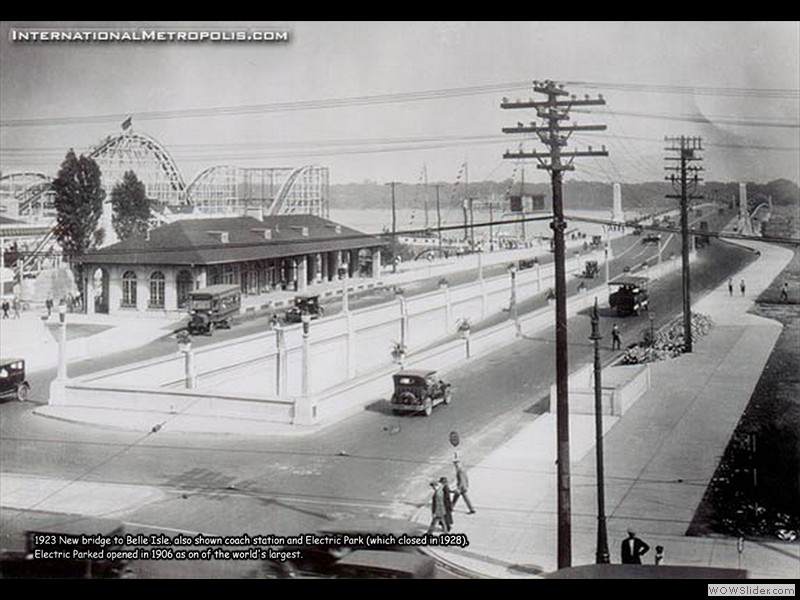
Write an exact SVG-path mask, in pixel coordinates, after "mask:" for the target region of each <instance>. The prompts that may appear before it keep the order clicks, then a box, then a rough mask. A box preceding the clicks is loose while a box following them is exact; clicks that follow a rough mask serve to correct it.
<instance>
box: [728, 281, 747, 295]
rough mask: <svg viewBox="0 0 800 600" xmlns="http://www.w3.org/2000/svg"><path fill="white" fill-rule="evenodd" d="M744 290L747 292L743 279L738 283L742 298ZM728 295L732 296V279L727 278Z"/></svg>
mask: <svg viewBox="0 0 800 600" xmlns="http://www.w3.org/2000/svg"><path fill="white" fill-rule="evenodd" d="M746 290H747V285H746V284H745V282H744V279H742V280H741V281H740V282H739V291H741V292H742V296H744V293H745V291H746ZM728 295H729V296H733V277H729V278H728Z"/></svg>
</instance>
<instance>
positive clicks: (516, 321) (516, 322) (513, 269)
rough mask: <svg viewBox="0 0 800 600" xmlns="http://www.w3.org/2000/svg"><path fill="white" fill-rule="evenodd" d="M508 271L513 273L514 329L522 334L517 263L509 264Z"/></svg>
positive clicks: (512, 310) (517, 333)
mask: <svg viewBox="0 0 800 600" xmlns="http://www.w3.org/2000/svg"><path fill="white" fill-rule="evenodd" d="M508 272H509V274H510V275H511V303H510V304H511V306H510V308H511V314H512V316H513V317H514V330H515V332H516V335H519V334H520V327H519V310H518V309H517V265H516V264H514V263H511V264H510V265H508Z"/></svg>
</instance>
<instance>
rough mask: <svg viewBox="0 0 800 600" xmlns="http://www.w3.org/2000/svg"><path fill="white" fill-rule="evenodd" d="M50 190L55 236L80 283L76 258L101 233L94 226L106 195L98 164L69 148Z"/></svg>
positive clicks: (81, 270) (98, 238) (80, 278)
mask: <svg viewBox="0 0 800 600" xmlns="http://www.w3.org/2000/svg"><path fill="white" fill-rule="evenodd" d="M53 190H54V191H55V207H56V227H55V235H56V239H57V240H58V243H59V244H61V248H62V249H63V251H64V254H65V256H66V257H67V259H69V261H70V262H71V264H72V269H73V273H74V275H75V281H76V282H77V283H78V286H79V287H80V285H81V283H80V282H82V281H83V268H82V264H81V263H80V262H78V261H76V260H75V259H79V258H80V257H82V256H83V255H84V254H86V253H87V252H88V251H89V250H91V249H92V248H94V247H96V246H97V245H98V244H99V243H101V241H102V237H103V232H102V230H99V229H98V227H97V226H98V223H99V222H100V217H101V216H102V214H103V200H104V199H105V197H106V192H105V190H103V187H102V183H101V180H100V167H99V166H98V165H97V163H96V162H95V161H94V160H93V159H92V158H90V157H87V156H83V155H81V157H80V158H78V157H77V156H75V152H74V151H73V150H72V149H70V151H69V152H67V156H66V158H65V159H64V162H63V163H61V168H60V169H59V171H58V176H57V177H56V179H55V181H53Z"/></svg>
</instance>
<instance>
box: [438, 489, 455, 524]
mask: <svg viewBox="0 0 800 600" xmlns="http://www.w3.org/2000/svg"><path fill="white" fill-rule="evenodd" d="M439 483H441V484H442V496H443V497H444V522H445V525H447V532H448V533H450V531H451V530H452V529H453V492H452V491H451V490H450V486H449V485H447V477H440V478H439Z"/></svg>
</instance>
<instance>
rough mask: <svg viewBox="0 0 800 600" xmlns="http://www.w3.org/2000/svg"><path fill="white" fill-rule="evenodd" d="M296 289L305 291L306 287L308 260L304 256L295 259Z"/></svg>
mask: <svg viewBox="0 0 800 600" xmlns="http://www.w3.org/2000/svg"><path fill="white" fill-rule="evenodd" d="M295 276H296V277H297V291H298V292H305V291H306V288H307V287H308V261H307V260H306V257H305V256H301V257H299V258H298V259H297V273H296V275H295Z"/></svg>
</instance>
